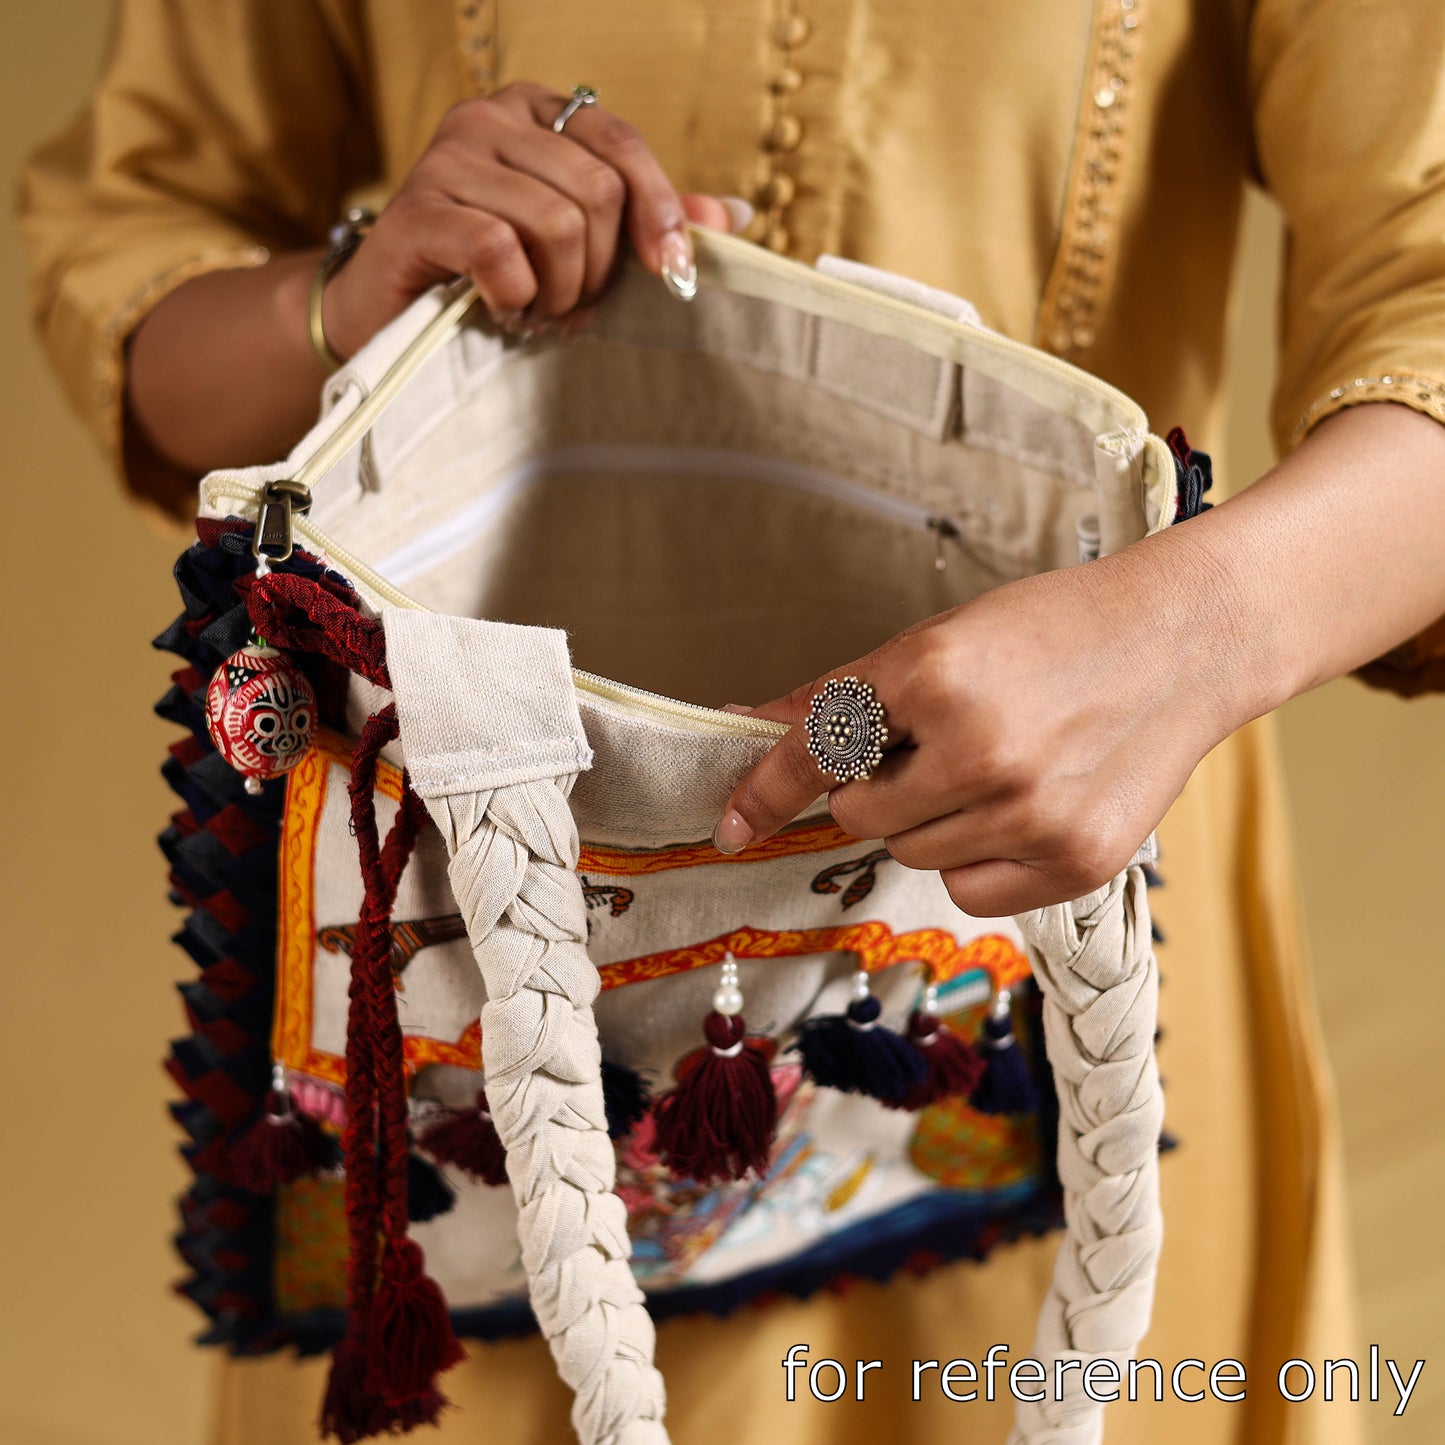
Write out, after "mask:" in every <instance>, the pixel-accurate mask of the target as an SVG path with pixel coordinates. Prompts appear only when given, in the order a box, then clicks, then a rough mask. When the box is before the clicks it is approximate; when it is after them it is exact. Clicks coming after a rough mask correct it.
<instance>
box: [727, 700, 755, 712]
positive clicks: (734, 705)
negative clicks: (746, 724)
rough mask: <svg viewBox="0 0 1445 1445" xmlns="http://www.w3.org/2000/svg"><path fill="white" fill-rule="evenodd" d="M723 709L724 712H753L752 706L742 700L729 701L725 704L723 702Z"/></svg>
mask: <svg viewBox="0 0 1445 1445" xmlns="http://www.w3.org/2000/svg"><path fill="white" fill-rule="evenodd" d="M723 711H724V712H751V711H752V708H750V707H748V706H747V704H746V703H741V702H727V703H724V704H723Z"/></svg>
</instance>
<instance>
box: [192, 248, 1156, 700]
mask: <svg viewBox="0 0 1445 1445" xmlns="http://www.w3.org/2000/svg"><path fill="white" fill-rule="evenodd" d="M732 245H734V246H737V245H740V243H732ZM723 249H724V253H725V254H731V253H730V252H729V250H728V247H727V246H726V245H725V246H724V248H723ZM748 264H751V263H748ZM793 270H795V271H803V268H799V267H793ZM804 274H806V275H808V276H811V275H812V273H808V272H805V273H804ZM707 280H708V276H707V271H706V269H704V284H703V286H702V287H701V289H700V291H699V294H698V296H697V298H696V299H695V300H694V301H693V302H691V303H683V302H680V301H678V300H676V299H675V298H674V297H672V296H671V295H670V294H669V293H668V292H667V290H666V289H665V288H664V287H663V286H662V284H661V283H660V282H658V281H657V280H656V279H655V278H653V277H651V276H649V275H647V274H646V273H644V272H643V271H642V270H641V269H640V267H637V266H635V265H634V266H632V267H630V268H629V269H628V270H627V271H626V272H625V273H624V276H623V277H622V279H621V280H620V281H619V283H618V284H617V286H616V287H615V288H614V289H613V291H612V292H610V293H609V295H608V297H607V299H606V300H605V302H604V303H603V305H602V307H601V309H600V312H599V315H598V318H597V321H596V323H595V324H594V326H593V327H592V328H591V329H590V330H589V331H586V332H583V333H582V334H580V335H577V336H574V337H572V338H568V339H541V340H531V341H523V340H519V339H515V338H507V337H503V336H501V335H498V334H496V333H495V332H493V331H492V330H491V329H490V328H489V327H488V326H487V324H486V323H485V320H484V319H482V320H477V319H473V320H470V321H468V322H467V324H465V325H464V326H462V327H461V329H460V330H459V331H458V332H457V333H456V334H455V335H453V336H452V337H451V338H450V339H449V340H447V341H446V342H444V343H443V344H442V345H441V346H440V347H439V348H438V349H437V350H436V351H435V352H434V353H433V354H432V355H431V356H430V357H429V358H428V359H427V360H426V361H425V362H424V364H423V365H422V366H421V367H420V369H419V371H418V372H417V373H416V375H414V376H413V377H412V378H411V379H410V380H409V381H408V382H407V383H406V385H405V387H404V388H403V389H402V390H401V392H400V393H399V394H398V396H397V397H396V398H395V400H394V401H393V402H392V403H391V404H390V406H389V407H388V408H387V409H386V410H384V411H383V412H382V414H381V415H380V417H379V419H378V420H377V421H376V422H375V423H374V425H373V426H372V427H371V429H370V431H369V433H368V435H367V436H366V437H365V439H364V440H363V441H362V442H361V443H360V444H359V445H357V446H355V447H353V448H352V450H351V451H350V452H349V453H348V454H347V455H346V456H345V457H343V458H342V460H341V461H340V463H339V464H338V465H337V466H335V467H334V468H332V469H331V471H330V473H329V474H328V475H327V476H326V477H325V478H324V479H322V481H321V483H320V485H318V486H317V488H316V491H315V501H314V506H313V510H312V513H311V517H310V522H311V524H312V525H313V526H315V527H318V528H319V529H320V530H321V531H322V532H324V533H325V535H326V536H327V537H328V538H330V539H332V540H334V541H335V542H337V543H339V544H340V545H341V546H343V547H344V548H345V549H346V550H347V551H349V552H350V553H352V554H353V555H354V556H357V557H360V558H363V559H365V560H366V561H367V562H368V563H369V564H370V565H371V567H372V568H373V569H374V570H375V571H376V572H378V573H379V574H380V575H381V576H382V577H384V578H385V579H386V580H387V581H388V582H389V583H391V584H392V585H394V586H395V587H397V588H400V589H402V590H404V592H405V593H406V594H407V595H408V596H409V597H410V598H412V599H414V600H415V601H416V602H418V603H420V604H421V605H423V606H425V607H428V608H431V609H434V610H438V611H442V612H446V613H450V614H453V615H459V616H470V617H485V618H490V619H493V620H499V621H511V622H519V623H527V624H534V625H544V626H549V627H559V628H563V629H565V630H566V632H567V633H568V636H569V641H570V646H571V651H572V660H573V663H574V665H575V666H576V667H578V668H580V669H583V670H586V671H589V672H592V673H596V674H600V675H601V676H603V677H606V678H611V679H615V680H616V681H618V682H621V683H624V684H627V685H629V686H632V687H636V688H641V689H645V690H647V691H650V692H655V693H660V694H663V695H664V696H666V697H671V698H677V699H682V700H686V701H688V702H691V703H696V704H701V705H703V706H707V707H714V708H716V707H721V706H722V705H723V704H726V703H729V702H733V703H746V704H757V703H760V702H763V701H765V700H767V699H769V698H772V697H775V696H777V695H779V694H781V693H784V692H787V691H790V690H791V689H793V688H795V687H798V686H800V685H802V684H804V683H807V682H810V681H811V680H813V679H814V678H816V677H817V676H818V675H819V674H821V673H822V672H824V671H825V670H827V669H830V668H835V667H837V666H839V665H841V664H843V663H846V662H848V661H851V660H852V659H854V658H857V657H859V656H861V655H862V654H864V653H866V652H868V651H869V650H870V649H872V648H874V647H876V646H877V645H879V644H880V643H882V642H884V641H885V640H887V639H888V638H889V637H891V636H893V635H894V634H896V633H897V632H899V631H901V630H902V629H904V628H905V627H908V626H909V625H911V624H913V623H915V622H918V621H920V620H922V619H924V618H927V617H930V616H932V615H934V614H936V613H939V612H942V611H944V610H946V609H948V608H951V607H954V606H957V605H958V604H960V603H963V602H966V601H968V600H969V599H970V598H972V597H975V596H977V595H978V594H979V593H980V592H983V591H984V590H986V589H988V588H990V587H994V586H997V585H998V584H1000V583H1003V582H1008V581H1011V580H1013V579H1016V578H1019V577H1023V576H1027V575H1029V574H1032V573H1037V572H1041V571H1046V570H1049V569H1052V568H1056V567H1063V566H1070V565H1076V564H1077V563H1078V562H1079V561H1080V555H1081V553H1080V536H1081V530H1082V532H1083V533H1084V534H1085V535H1086V536H1087V535H1088V534H1089V533H1090V532H1092V531H1094V530H1095V529H1097V533H1098V535H1099V539H1100V543H1099V547H1100V550H1101V551H1102V552H1105V553H1107V552H1110V551H1113V550H1117V549H1118V548H1119V547H1121V546H1124V545H1127V543H1129V542H1131V541H1134V540H1136V539H1137V538H1138V537H1141V536H1143V535H1144V534H1145V533H1146V532H1147V531H1149V530H1152V529H1154V528H1157V527H1159V526H1161V525H1163V524H1164V522H1165V521H1167V520H1168V518H1167V516H1166V515H1165V514H1166V512H1167V509H1168V506H1169V505H1170V503H1169V501H1168V497H1169V493H1170V490H1171V489H1172V476H1170V477H1166V476H1164V474H1163V467H1162V466H1161V464H1160V453H1161V452H1162V450H1163V449H1162V444H1160V443H1158V442H1157V439H1152V438H1149V437H1148V434H1147V429H1146V427H1145V425H1144V423H1143V418H1142V415H1141V414H1140V413H1139V412H1138V410H1137V408H1134V407H1133V405H1132V403H1129V402H1127V400H1126V399H1125V398H1123V397H1122V396H1120V395H1119V394H1118V393H1115V392H1112V391H1111V390H1110V389H1108V388H1105V387H1103V386H1102V385H1101V384H1100V383H1097V382H1094V381H1093V380H1092V379H1091V378H1088V377H1086V376H1084V375H1083V373H1076V372H1073V371H1072V369H1071V368H1067V367H1064V366H1063V364H1062V363H1058V362H1055V361H1053V359H1052V358H1047V357H1041V356H1040V355H1039V354H1038V353H1030V352H1027V350H1026V348H1022V347H1018V346H1016V345H1015V344H1014V343H1005V342H1003V341H1002V339H1001V338H994V337H992V336H991V335H990V334H988V333H984V332H982V331H979V330H977V329H974V328H968V327H966V326H963V325H961V324H960V323H956V322H950V321H945V320H944V319H943V318H941V317H939V318H936V317H933V316H930V315H929V314H928V313H927V312H926V311H923V310H921V309H920V308H917V307H912V308H908V309H907V310H904V309H903V308H901V307H899V306H898V304H897V303H895V302H892V301H887V300H886V298H874V297H871V296H870V294H869V292H868V291H866V290H865V289H864V288H862V287H858V286H856V285H847V284H844V283H840V282H839V281H837V280H836V279H833V278H826V277H824V278H819V284H822V285H824V286H825V287H826V288H828V289H827V294H826V298H825V299H826V300H827V303H828V305H827V308H826V309H830V310H832V311H833V312H834V313H835V314H833V315H819V314H815V312H814V311H813V310H810V309H809V306H810V305H811V302H810V300H809V298H808V297H807V296H803V295H801V294H800V298H799V299H800V301H801V302H802V303H803V304H800V305H799V306H797V307H794V306H792V305H788V304H780V303H779V301H777V300H775V299H762V298H760V297H758V296H754V295H748V294H743V293H742V292H740V291H739V290H736V289H731V288H730V287H729V286H727V285H709V284H707ZM875 307H877V308H882V310H883V313H884V315H885V319H886V322H887V325H886V326H880V325H879V324H878V323H877V321H876V319H875V317H874V315H873V310H874V309H875ZM889 308H891V310H890V309H889ZM910 311H911V312H912V315H911V316H910V314H909V312H910ZM900 315H901V316H902V322H901V323H900ZM843 318H846V319H843ZM408 321H409V317H403V318H401V319H400V320H399V321H398V322H397V323H394V324H393V328H389V332H388V333H383V334H382V337H380V338H378V340H377V341H376V342H373V343H372V345H371V346H370V347H368V348H367V350H366V351H365V352H363V353H362V354H361V356H360V357H358V358H356V359H354V361H353V363H352V364H351V365H350V366H348V368H347V369H346V370H344V371H343V372H341V373H338V376H337V377H336V378H334V379H333V384H332V387H331V388H330V389H329V393H328V394H329V396H330V397H331V399H332V404H333V414H332V415H331V416H330V417H328V418H327V419H325V420H323V422H322V423H321V426H320V427H319V428H318V430H320V431H324V430H325V429H326V428H327V426H328V425H329V424H334V422H335V419H336V414H337V413H340V414H344V413H345V412H347V411H349V410H351V409H354V407H355V406H356V405H357V404H358V403H359V401H360V400H361V399H362V397H364V395H365V394H366V393H367V391H368V389H369V387H370V385H372V384H374V381H375V379H376V374H377V372H378V369H379V368H381V367H382V366H383V365H384V364H385V363H386V361H387V359H388V357H389V356H391V355H394V354H395V353H396V351H397V347H398V345H399V344H400V343H401V342H403V341H404V340H405V339H406V338H405V336H404V335H396V334H389V333H395V332H397V331H398V328H401V329H403V330H404V327H405V325H406V324H408ZM900 325H901V326H902V329H903V330H904V331H905V332H909V330H910V328H911V334H909V335H908V336H907V337H906V339H900V337H899V336H898V335H897V334H896V333H897V332H898V331H899V329H900ZM880 331H892V332H893V333H895V334H891V335H890V334H880ZM920 343H921V344H920ZM926 347H928V348H932V350H929V349H925V348H926ZM970 347H972V348H974V350H976V351H977V352H978V358H977V359H978V361H980V362H982V363H983V364H972V363H970V362H960V361H959V360H958V359H955V358H954V357H953V356H950V355H948V354H946V353H948V352H949V351H952V352H954V353H955V355H957V354H958V353H959V352H960V351H963V352H966V351H968V350H969V348H970ZM999 347H1011V348H1012V349H1013V352H1014V353H1017V354H1016V355H1011V356H1007V357H1005V362H1006V363H1007V367H1005V366H1004V365H1003V364H1002V363H999V362H998V360H997V358H996V356H995V351H996V349H997V348H999ZM939 353H945V354H939ZM1035 357H1037V358H1038V361H1037V366H1038V368H1039V370H1040V372H1041V373H1043V372H1045V371H1047V374H1046V375H1043V377H1042V381H1041V382H1040V384H1039V385H1037V386H1036V385H1034V380H1035V379H1034V378H1033V377H1032V376H1031V375H1030V368H1031V366H1033V365H1034V364H1035V363H1034V361H1033V358H1035ZM1007 368H1012V369H1013V372H1014V376H1013V378H1012V380H1014V381H1019V382H1021V383H1022V384H1021V385H1020V384H1011V382H1010V381H1004V380H1000V379H999V373H1000V372H1001V371H1003V370H1005V369H1007ZM1031 392H1035V393H1042V394H1043V395H1044V396H1045V397H1046V400H1040V399H1039V395H1037V394H1030V393H1031ZM1149 442H1152V446H1150V445H1146V443H1149ZM304 446H305V444H303V448H304ZM218 510H222V511H224V510H226V508H225V507H220V508H219V509H218Z"/></svg>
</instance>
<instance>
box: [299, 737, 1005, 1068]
mask: <svg viewBox="0 0 1445 1445" xmlns="http://www.w3.org/2000/svg"><path fill="white" fill-rule="evenodd" d="M332 763H338V764H340V765H342V766H343V767H345V768H347V769H348V770H349V769H350V766H351V745H350V744H349V743H348V741H347V740H346V739H345V738H343V737H341V736H340V735H338V734H336V733H333V732H330V731H329V730H327V729H318V731H317V734H316V738H315V742H314V743H313V745H312V747H311V748H310V749H309V750H308V751H307V753H306V755H305V756H304V757H303V758H302V759H301V761H300V762H299V763H298V764H297V765H296V767H295V768H293V769H292V771H291V773H290V775H289V776H288V778H287V781H286V812H285V817H284V819H283V821H282V825H281V848H280V859H279V869H280V880H279V881H280V908H279V912H278V917H277V938H276V1013H275V1022H274V1025H273V1028H272V1038H271V1048H272V1056H273V1057H274V1058H276V1059H278V1060H280V1062H281V1063H283V1064H285V1065H286V1066H287V1067H288V1068H291V1069H296V1070H297V1071H298V1072H300V1073H304V1074H309V1075H311V1076H312V1077H313V1078H317V1079H324V1080H326V1081H327V1082H330V1083H334V1084H341V1083H344V1082H345V1078H346V1061H345V1059H344V1058H343V1057H342V1056H341V1055H340V1054H333V1053H329V1052H327V1051H325V1050H323V1049H318V1048H315V1047H314V1046H313V1044H312V1042H311V1033H312V1009H313V992H312V990H313V988H314V982H315V980H314V975H313V972H312V968H313V964H314V962H315V955H316V914H315V899H314V894H313V886H314V878H315V866H316V837H317V827H318V824H319V821H320V818H321V812H322V809H323V808H324V807H325V805H326V794H327V787H328V776H329V772H330V768H331V765H332ZM377 791H378V792H379V793H381V795H382V796H383V797H387V798H390V799H392V800H393V801H397V800H399V799H400V797H401V771H400V769H398V768H395V767H393V766H392V765H391V764H389V763H387V762H385V761H383V762H382V763H381V764H380V766H379V768H378V770H377ZM835 838H836V839H837V840H838V841H834V839H835ZM779 839H785V840H786V841H787V843H788V844H789V845H790V846H785V847H780V848H779V849H777V850H775V851H774V852H773V853H772V854H770V855H769V856H771V857H774V858H776V857H781V856H788V855H789V854H794V853H807V852H823V851H826V850H828V849H830V848H834V847H839V846H842V845H843V844H847V843H856V842H858V841H859V840H858V839H856V838H853V837H850V836H849V835H848V834H846V833H843V832H842V831H841V830H840V829H838V828H836V827H834V826H833V825H832V824H831V823H828V824H805V825H803V826H802V827H799V828H797V829H793V830H790V832H789V833H785V834H782V835H779V838H775V839H773V840H771V841H773V842H778V841H779ZM763 846H765V845H759V849H758V850H757V852H756V853H755V854H754V856H753V857H752V858H750V859H749V860H748V861H762V851H761V850H762V847H763ZM740 856H745V855H740ZM671 859H677V861H669V860H671ZM704 861H707V862H736V861H738V860H737V859H736V858H727V857H725V856H724V855H721V854H719V853H718V852H717V851H716V850H715V849H714V848H713V847H712V846H711V844H707V843H703V844H691V845H687V846H684V847H682V848H673V849H658V850H654V851H645V852H644V851H640V850H639V851H632V850H627V849H616V848H598V849H587V848H583V849H582V852H581V855H580V857H579V860H578V871H579V872H583V873H599V874H602V875H603V876H613V877H617V876H622V877H636V876H640V875H642V874H645V873H655V872H661V871H664V870H665V869H667V868H686V867H692V866H696V864H697V863H700V862H704ZM729 951H731V952H732V954H733V956H734V957H736V958H792V957H798V956H801V955H804V954H814V953H831V952H843V953H854V954H856V955H857V956H858V963H859V967H860V968H863V969H866V970H867V971H868V972H870V973H876V972H878V971H879V970H881V969H885V968H890V967H892V966H893V965H894V964H898V963H920V964H922V965H924V967H926V968H927V969H928V971H929V972H930V974H931V975H932V977H933V979H934V981H935V982H938V983H944V982H946V981H948V980H949V979H952V978H957V977H958V976H959V975H960V974H962V973H968V972H973V971H976V970H977V971H982V972H984V973H986V974H987V975H988V976H989V980H990V983H991V984H992V986H993V987H994V988H996V989H997V988H1008V987H1011V986H1012V985H1014V984H1016V983H1018V982H1019V980H1020V979H1022V978H1025V977H1027V975H1028V973H1029V962H1028V959H1027V957H1026V956H1025V955H1024V954H1023V952H1022V951H1021V950H1020V949H1019V948H1018V947H1017V945H1016V944H1015V943H1014V942H1013V940H1012V939H1010V938H1007V937H1005V936H1004V935H1003V934H999V933H990V934H985V935H983V936H982V937H980V938H974V939H970V940H969V941H968V942H967V943H963V944H960V943H959V942H958V940H957V939H956V938H955V937H954V936H953V934H951V933H949V932H948V931H947V930H946V929H942V928H923V929H916V930H914V931H913V932H911V933H900V934H894V933H893V932H892V930H891V929H890V928H889V927H888V925H887V924H886V923H882V922H880V921H878V920H876V919H873V920H869V921H868V922H864V923H842V924H837V925H834V926H832V927H827V928H806V929H793V930H774V929H766V928H749V927H742V928H736V929H733V930H732V931H731V932H729V933H724V934H719V935H718V936H717V937H716V938H712V939H708V940H706V941H705V942H702V943H698V944H694V945H692V946H690V947H686V948H674V949H665V950H663V951H661V952H659V953H650V954H644V955H641V956H640V957H637V958H629V959H621V960H619V961H617V962H616V963H608V964H602V965H600V966H599V968H598V973H599V975H600V977H601V983H602V988H603V989H604V990H605V989H613V988H621V987H623V986H624V985H626V984H629V983H638V982H641V981H642V980H644V979H649V978H666V977H668V976H669V975H671V974H675V973H684V972H687V971H688V970H690V969H694V968H706V967H708V966H709V965H711V964H715V963H718V962H720V961H721V960H722V958H723V955H724V954H725V953H727V952H729ZM403 1055H404V1058H405V1060H406V1066H407V1071H408V1073H414V1072H415V1071H416V1070H417V1069H420V1068H424V1067H425V1066H427V1065H429V1064H457V1065H460V1066H462V1067H463V1068H469V1069H479V1068H480V1067H481V1023H480V1021H479V1020H476V1021H473V1022H472V1023H470V1024H468V1025H467V1027H466V1028H465V1029H464V1030H463V1032H462V1035H461V1037H460V1038H459V1039H457V1040H456V1041H455V1042H454V1043H448V1042H447V1041H446V1040H444V1039H432V1038H420V1037H414V1038H407V1039H405V1040H404V1041H403Z"/></svg>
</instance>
